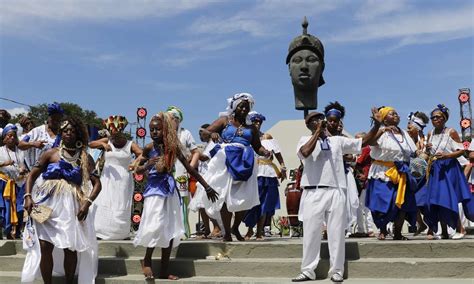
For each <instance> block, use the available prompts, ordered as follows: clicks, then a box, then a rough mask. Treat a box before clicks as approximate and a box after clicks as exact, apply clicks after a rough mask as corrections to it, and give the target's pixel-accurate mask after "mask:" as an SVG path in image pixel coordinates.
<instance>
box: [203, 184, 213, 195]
mask: <svg viewBox="0 0 474 284" xmlns="http://www.w3.org/2000/svg"><path fill="white" fill-rule="evenodd" d="M204 190H205V191H206V193H209V192H211V190H212V187H211V186H210V185H208V186H207V187H206V188H205V189H204Z"/></svg>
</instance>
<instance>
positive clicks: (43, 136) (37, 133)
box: [22, 124, 56, 170]
mask: <svg viewBox="0 0 474 284" xmlns="http://www.w3.org/2000/svg"><path fill="white" fill-rule="evenodd" d="M26 137H29V140H28V142H33V141H40V140H45V141H46V144H44V147H43V149H38V148H30V149H28V150H26V151H25V160H26V164H27V166H28V168H29V169H30V170H31V169H32V168H33V166H34V164H35V163H36V161H37V160H38V159H39V157H40V156H41V154H43V153H44V152H46V151H47V150H49V149H51V148H52V147H53V144H54V141H55V140H56V137H51V136H49V133H48V131H46V124H43V125H40V126H38V127H35V128H33V129H31V131H30V132H28V133H27V134H26V135H25V136H23V138H22V140H24V139H25V138H26Z"/></svg>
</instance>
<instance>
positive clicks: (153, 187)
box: [143, 172, 176, 197]
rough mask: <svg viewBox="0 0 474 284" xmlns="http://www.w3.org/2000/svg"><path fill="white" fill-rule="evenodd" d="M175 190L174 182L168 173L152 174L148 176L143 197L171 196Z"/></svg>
mask: <svg viewBox="0 0 474 284" xmlns="http://www.w3.org/2000/svg"><path fill="white" fill-rule="evenodd" d="M175 188H176V181H175V180H174V178H173V176H172V175H170V174H169V173H156V172H155V173H153V174H150V175H149V176H148V180H147V184H146V186H145V191H144V193H143V197H149V196H154V195H159V196H162V197H167V196H171V195H173V193H174V190H175Z"/></svg>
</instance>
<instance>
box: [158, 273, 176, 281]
mask: <svg viewBox="0 0 474 284" xmlns="http://www.w3.org/2000/svg"><path fill="white" fill-rule="evenodd" d="M159 278H160V279H167V280H179V277H178V276H176V275H173V274H169V275H168V276H160V277H159Z"/></svg>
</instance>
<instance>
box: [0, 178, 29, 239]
mask: <svg viewBox="0 0 474 284" xmlns="http://www.w3.org/2000/svg"><path fill="white" fill-rule="evenodd" d="M6 185H7V182H6V181H4V180H0V194H1V196H0V225H1V227H3V228H4V229H5V233H6V234H9V233H10V231H11V229H12V224H11V221H10V220H11V214H12V212H11V210H10V202H11V201H10V200H9V199H4V198H3V191H4V190H5V186H6ZM15 189H16V212H17V216H18V225H19V226H20V228H21V225H22V224H23V201H24V198H25V185H23V186H21V187H18V186H15ZM19 234H20V230H17V237H18V236H19Z"/></svg>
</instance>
